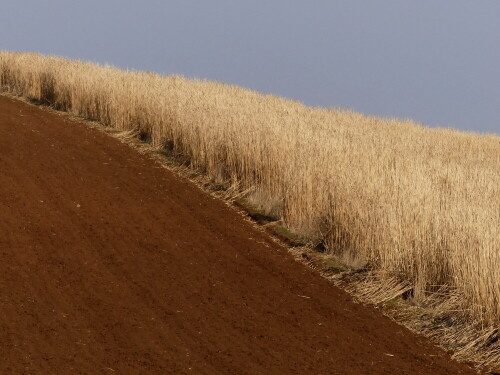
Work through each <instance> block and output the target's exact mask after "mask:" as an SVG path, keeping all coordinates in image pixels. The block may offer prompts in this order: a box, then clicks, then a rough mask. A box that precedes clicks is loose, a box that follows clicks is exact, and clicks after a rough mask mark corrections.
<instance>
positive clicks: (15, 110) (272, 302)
mask: <svg viewBox="0 0 500 375" xmlns="http://www.w3.org/2000/svg"><path fill="white" fill-rule="evenodd" d="M0 309H1V314H0V373H1V374H111V373H116V374H184V373H186V374H370V375H376V374H412V375H416V374H429V375H439V374H450V375H451V374H453V375H456V374H473V373H474V372H473V371H471V370H470V369H468V368H467V367H466V366H464V365H461V364H458V363H455V362H453V361H451V360H450V358H449V356H448V355H447V354H446V353H444V352H442V351H440V350H438V349H436V348H434V347H433V346H432V345H431V344H429V343H428V342H427V341H426V340H425V339H424V338H421V337H417V336H415V335H413V334H411V333H410V332H408V331H407V330H406V329H404V328H402V327H400V326H398V325H397V324H395V323H393V322H392V321H390V320H389V319H388V318H385V317H383V316H381V314H380V313H379V312H378V311H376V310H374V309H372V308H368V307H365V306H361V305H359V304H356V303H353V302H352V301H351V299H350V297H349V296H348V295H347V294H346V293H344V292H343V291H341V290H339V289H337V288H335V287H334V286H332V285H331V284H329V283H328V282H327V281H326V280H324V279H322V278H321V277H320V276H319V275H317V274H315V273H314V272H313V271H311V270H309V269H306V268H305V267H304V266H303V265H301V264H299V263H297V262H295V261H294V260H293V259H292V258H291V256H290V255H289V254H288V253H287V251H286V249H283V248H280V247H279V246H277V245H276V244H275V243H273V242H272V241H271V240H270V239H268V238H267V237H266V236H265V235H264V234H262V233H260V232H259V231H257V230H255V229H254V228H252V226H251V225H250V224H249V223H247V222H245V221H244V220H243V218H241V217H240V216H239V215H238V214H237V213H235V212H233V211H232V210H231V209H229V208H228V207H226V206H225V205H224V204H223V203H222V202H220V201H217V200H214V199H213V198H211V197H210V196H208V195H206V194H204V193H203V192H201V191H200V190H199V189H198V188H196V187H195V186H194V185H193V184H191V183H190V182H187V181H184V180H181V179H179V178H178V177H176V176H174V175H173V174H172V173H170V172H169V171H168V170H166V169H164V168H162V167H160V166H159V165H157V164H156V163H155V162H154V161H152V160H150V159H148V158H147V157H146V156H143V155H141V154H139V153H138V152H136V151H134V150H132V149H130V148H129V147H128V146H126V145H124V144H122V143H120V142H119V141H118V140H116V139H114V138H112V137H109V136H107V135H106V134H103V133H101V132H99V131H97V130H94V129H91V128H89V127H88V126H86V125H84V124H80V123H78V122H74V121H71V120H68V119H65V118H64V117H62V116H58V115H57V114H54V113H50V112H47V111H43V110H41V109H39V108H37V107H34V106H31V105H28V104H25V103H22V102H20V101H15V100H12V99H9V98H6V97H3V96H0Z"/></svg>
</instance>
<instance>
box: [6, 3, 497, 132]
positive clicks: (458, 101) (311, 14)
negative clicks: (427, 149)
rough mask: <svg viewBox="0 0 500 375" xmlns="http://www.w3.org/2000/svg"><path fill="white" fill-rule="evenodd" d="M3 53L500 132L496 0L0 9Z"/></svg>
mask: <svg viewBox="0 0 500 375" xmlns="http://www.w3.org/2000/svg"><path fill="white" fill-rule="evenodd" d="M0 49H6V50H22V51H36V52H43V53H51V54H57V55H62V56H66V57H71V58H81V59H85V60H93V61H97V62H108V63H111V64H113V65H116V66H119V67H129V68H134V69H141V70H151V71H156V72H160V73H166V74H171V73H178V74H183V75H185V76H187V77H199V78H209V79H215V80H219V81H224V82H229V83H234V84H238V85H241V86H245V87H248V88H252V89H256V90H259V91H261V92H264V93H275V94H278V95H282V96H286V97H290V98H295V99H298V100H300V101H302V102H304V103H306V104H309V105H319V106H327V107H328V106H331V107H336V106H340V107H347V108H352V109H355V110H357V111H360V112H363V113H368V114H376V115H382V116H389V117H392V116H396V117H403V118H407V117H409V118H413V119H415V120H417V121H420V122H423V123H425V124H427V125H437V124H439V125H441V126H452V127H456V128H460V129H468V130H475V131H479V132H490V133H491V132H494V133H497V134H500V1H498V0H491V1H487V0H482V1H472V0H471V1H466V0H447V1H444V0H419V1H405V0H379V1H375V0H373V1H372V0H364V1H356V0H349V1H348V0H346V1H336V0H329V1H327V0H325V1H321V0H318V1H305V0H303V1H297V0H274V1H273V0H267V1H264V0H245V1H238V0H197V1H194V0H172V1H170V0H169V1H154V0H141V1H139V0H137V1H132V0H120V1H118V0H85V1H72V0H48V1H40V0H38V1H35V0H32V1H23V0H15V1H14V0H2V1H1V3H0Z"/></svg>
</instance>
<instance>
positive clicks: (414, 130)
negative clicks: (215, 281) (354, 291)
mask: <svg viewBox="0 0 500 375" xmlns="http://www.w3.org/2000/svg"><path fill="white" fill-rule="evenodd" d="M0 86H1V87H2V88H4V89H5V90H7V91H9V92H11V93H14V94H16V95H20V96H23V97H26V98H30V99H35V100H38V101H40V102H42V103H46V104H50V105H53V106H54V107H55V108H56V109H59V110H64V111H67V112H70V113H72V114H75V115H78V116H82V117H85V118H88V119H93V120H97V121H99V122H101V123H103V124H105V125H107V126H110V127H113V128H116V129H119V130H127V131H131V132H134V133H135V134H137V135H138V136H140V137H141V138H142V139H144V140H147V141H149V142H151V143H152V144H153V145H154V146H155V147H157V148H158V149H162V150H164V151H166V152H168V153H170V154H173V155H182V156H183V157H184V158H186V160H187V161H188V162H189V164H190V166H192V167H193V168H197V169H199V170H202V171H203V172H204V173H206V174H207V175H209V176H210V177H211V178H213V180H214V181H217V182H220V183H224V184H228V185H230V186H232V188H233V189H237V190H240V191H244V192H246V198H247V200H248V201H249V202H252V203H253V204H254V205H256V206H258V207H260V208H261V209H262V210H263V211H264V212H266V214H268V215H271V216H273V217H276V218H277V219H280V220H282V222H283V223H284V225H286V226H287V227H288V228H289V229H290V230H292V231H293V232H294V233H297V234H299V235H300V236H302V237H303V238H305V239H307V240H309V241H311V243H312V244H322V246H323V247H324V248H325V251H326V252H329V253H331V254H334V255H335V256H337V257H338V259H341V260H342V261H343V262H345V263H347V264H348V265H350V266H352V267H356V268H368V269H371V270H374V271H376V272H377V275H379V276H380V277H382V278H386V279H390V280H394V279H396V280H399V281H400V282H401V283H409V284H410V285H411V290H410V292H409V295H410V297H411V298H412V299H413V300H414V301H415V302H417V303H418V302H419V301H423V300H425V299H426V298H427V297H428V296H429V295H439V296H442V298H441V301H440V306H441V308H443V309H444V308H445V306H447V307H446V308H447V309H448V310H449V311H456V316H457V319H459V320H463V321H468V322H470V323H471V324H472V323H474V324H480V325H482V326H484V327H493V328H491V329H492V330H493V331H492V332H495V331H494V330H495V329H496V328H495V327H498V326H499V325H500V287H499V284H500V248H499V246H500V245H499V244H500V137H498V136H495V135H479V134H474V133H465V132H458V131H454V130H451V129H431V128H428V127H425V126H422V125H420V124H416V123H414V122H412V121H410V120H404V121H402V120H397V119H383V118H377V117H369V116H364V115H361V114H358V113H354V112H352V111H345V110H339V109H322V108H311V107H307V106H304V105H302V104H301V103H299V102H296V101H292V100H287V99H283V98H280V97H276V96H272V95H267V96H266V95H261V94H259V93H257V92H254V91H250V90H246V89H243V88H239V87H236V86H230V85H227V84H222V83H217V82H211V81H203V80H190V79H186V78H183V77H179V76H160V75H157V74H155V73H146V72H134V71H124V70H120V69H117V68H114V67H110V66H101V65H98V64H94V63H86V62H79V61H71V60H66V59H63V58H59V57H51V56H42V55H38V54H30V53H10V52H0ZM490 331H491V330H490Z"/></svg>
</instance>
